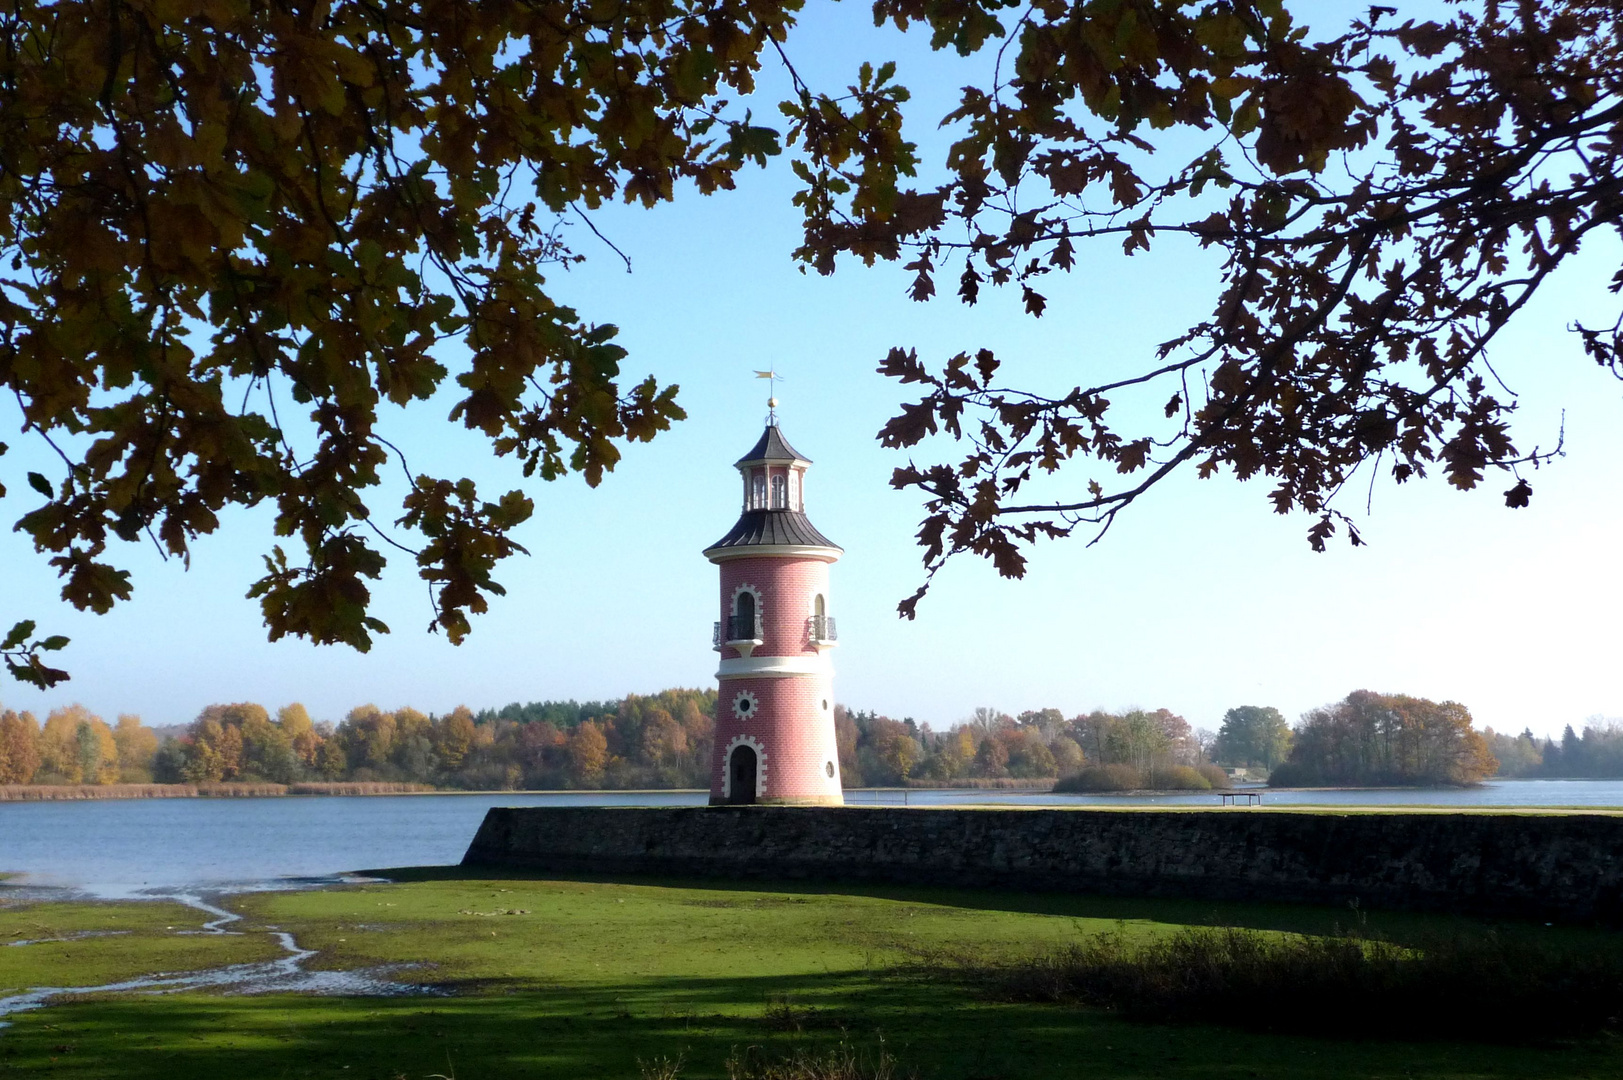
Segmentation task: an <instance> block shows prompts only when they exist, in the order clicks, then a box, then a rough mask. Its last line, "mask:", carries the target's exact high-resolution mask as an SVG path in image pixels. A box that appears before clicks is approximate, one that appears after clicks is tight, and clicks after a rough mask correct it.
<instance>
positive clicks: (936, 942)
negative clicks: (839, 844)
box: [0, 872, 1623, 1080]
mask: <svg viewBox="0 0 1623 1080" xmlns="http://www.w3.org/2000/svg"><path fill="white" fill-rule="evenodd" d="M400 876H401V877H402V878H404V877H408V876H409V877H412V878H414V880H399V881H397V882H396V883H394V884H387V885H366V886H356V887H348V888H335V889H328V890H323V891H318V892H307V893H263V894H257V895H251V896H245V897H241V898H239V899H238V900H237V901H235V905H236V907H237V908H238V909H239V910H241V911H242V912H243V914H244V915H245V919H244V922H243V924H240V925H241V927H242V928H243V929H245V930H246V931H248V934H247V935H246V936H245V937H243V938H238V939H207V938H197V937H188V938H176V937H175V936H174V935H173V934H170V933H168V932H165V931H162V930H161V929H159V928H158V927H157V924H156V922H154V921H152V920H150V919H147V921H146V922H145V924H144V928H143V929H141V930H140V931H139V932H137V933H133V934H131V935H129V936H128V937H121V938H98V939H91V940H90V941H87V942H84V943H82V944H86V945H90V946H102V947H105V946H107V945H108V944H109V943H112V942H117V941H137V940H138V941H146V942H152V943H160V942H161V943H166V947H169V946H172V947H177V948H181V949H190V948H197V949H205V948H208V947H212V946H213V943H215V942H218V941H221V940H235V941H241V942H248V941H254V940H268V935H267V934H265V933H262V932H261V931H262V930H263V928H266V927H268V926H272V925H274V926H277V927H280V928H282V929H286V930H291V931H293V932H294V933H295V934H296V936H297V938H298V940H299V942H300V943H301V944H302V945H304V946H305V947H307V948H318V949H320V950H321V952H320V956H319V957H318V958H317V959H316V961H315V964H314V966H317V967H333V968H350V967H368V966H373V965H377V964H395V963H410V964H415V965H418V966H415V967H411V968H409V969H407V970H403V971H400V972H398V973H397V974H396V976H395V977H396V978H398V979H402V980H410V981H415V982H419V983H424V984H432V985H434V986H437V987H441V988H445V989H449V990H452V991H454V996H448V997H409V998H324V997H299V996H291V995H276V996H250V997H221V996H209V995H204V994H182V995H173V996H164V997H141V996H135V995H129V996H119V997H103V998H99V999H87V1000H78V1001H73V1002H69V1003H65V1004H60V1005H55V1006H52V1007H50V1008H47V1009H43V1010H39V1011H36V1012H32V1013H26V1014H19V1015H17V1016H15V1017H14V1018H13V1021H14V1026H13V1027H12V1028H10V1029H6V1030H4V1031H0V1076H5V1075H8V1074H9V1073H15V1074H16V1075H19V1076H21V1075H25V1074H26V1075H42V1076H48V1077H64V1078H71V1077H85V1078H101V1077H152V1078H154V1080H158V1078H161V1080H190V1078H194V1077H195V1078H204V1077H208V1078H215V1077H233V1078H235V1077H244V1078H248V1077H344V1078H348V1080H361V1078H378V1080H395V1078H397V1077H402V1076H403V1077H410V1078H413V1080H417V1078H425V1077H429V1076H432V1075H436V1074H438V1075H442V1076H446V1077H451V1076H454V1077H456V1078H457V1080H494V1078H519V1077H523V1078H530V1077H619V1078H627V1080H635V1078H637V1077H639V1075H640V1073H641V1069H640V1067H639V1061H645V1062H649V1061H652V1060H653V1059H655V1058H661V1057H663V1058H672V1059H674V1058H677V1057H678V1056H680V1057H681V1058H682V1060H683V1062H684V1067H683V1070H682V1075H683V1076H684V1077H692V1078H696V1080H697V1078H707V1077H708V1078H719V1077H722V1076H725V1075H726V1074H725V1068H724V1063H725V1062H726V1061H727V1059H728V1058H729V1057H730V1056H732V1055H733V1054H734V1053H735V1052H738V1051H743V1050H746V1049H747V1048H750V1047H758V1048H760V1050H759V1052H760V1053H764V1054H766V1055H768V1056H770V1055H785V1056H787V1055H790V1054H793V1053H796V1052H798V1051H807V1052H820V1051H823V1050H826V1049H828V1048H830V1047H833V1046H836V1045H838V1044H839V1043H840V1042H841V1041H842V1040H846V1041H848V1042H849V1044H850V1045H851V1046H853V1047H855V1048H857V1049H858V1050H860V1051H863V1052H865V1053H869V1054H877V1051H878V1048H879V1047H880V1045H881V1040H882V1045H883V1047H884V1049H885V1051H886V1052H888V1053H889V1054H890V1055H892V1056H893V1057H894V1058H895V1060H896V1062H897V1074H898V1075H899V1076H907V1075H909V1074H910V1073H916V1074H917V1075H919V1076H921V1077H925V1078H941V1080H971V1078H980V1080H990V1078H996V1077H1008V1078H1011V1080H1012V1078H1022V1080H1025V1078H1032V1080H1041V1078H1045V1077H1053V1078H1059V1077H1066V1078H1075V1077H1124V1078H1139V1077H1143V1078H1145V1080H1149V1078H1152V1077H1153V1078H1157V1080H1182V1078H1196V1077H1200V1078H1223V1080H1228V1078H1233V1080H1251V1078H1254V1077H1278V1078H1284V1077H1302V1078H1308V1080H1320V1078H1322V1080H1341V1078H1352V1077H1359V1078H1364V1077H1392V1078H1399V1077H1415V1078H1422V1077H1424V1078H1435V1080H1445V1078H1446V1080H1484V1078H1489V1077H1504V1078H1507V1080H1508V1078H1512V1077H1515V1078H1535V1077H1536V1078H1546V1077H1548V1078H1551V1080H1554V1078H1557V1077H1560V1078H1563V1080H1565V1078H1570V1077H1584V1076H1591V1077H1597V1078H1599V1077H1603V1076H1617V1075H1619V1074H1623V1049H1620V1048H1619V1047H1617V1046H1615V1045H1614V1044H1613V1043H1612V1042H1611V1041H1608V1040H1591V1041H1586V1042H1580V1043H1571V1044H1566V1045H1562V1046H1560V1047H1555V1048H1550V1047H1503V1046H1483V1045H1472V1044H1459V1043H1396V1042H1379V1041H1367V1040H1366V1041H1335V1040H1323V1039H1313V1038H1303V1037H1279V1036H1267V1035H1260V1034H1252V1033H1248V1032H1244V1031H1239V1030H1233V1029H1228V1028H1217V1027H1201V1026H1171V1025H1152V1024H1136V1023H1129V1022H1127V1021H1125V1020H1122V1019H1120V1018H1118V1017H1116V1016H1113V1015H1111V1014H1109V1013H1106V1012H1102V1011H1098V1010H1092V1009H1087V1008H1081V1007H1078V1006H1076V1005H1074V1004H1059V1005H1054V1004H1043V1003H1010V1002H1002V1001H997V1000H993V999H992V998H990V997H988V996H987V995H985V994H984V993H983V992H981V991H980V990H978V989H977V988H975V987H973V986H970V985H966V984H964V983H962V982H959V981H956V980H952V979H945V978H940V977H938V976H935V975H931V974H929V970H928V968H925V969H922V973H921V969H920V968H919V967H918V966H917V965H916V961H917V960H918V959H919V958H920V957H921V956H928V955H931V954H933V953H939V952H940V951H942V950H954V951H959V952H963V951H972V952H975V953H977V954H979V955H981V956H984V957H987V958H992V959H997V958H1003V959H1015V958H1018V957H1021V956H1030V955H1034V954H1038V953H1042V952H1044V951H1049V950H1053V949H1055V948H1059V947H1064V946H1065V945H1068V944H1070V943H1074V942H1076V941H1078V940H1081V939H1084V938H1085V937H1087V936H1089V935H1092V934H1094V933H1097V932H1101V931H1111V932H1120V933H1123V934H1126V935H1129V936H1132V937H1136V938H1138V939H1141V940H1145V941H1153V940H1156V939H1158V938H1162V937H1165V936H1167V935H1170V934H1173V933H1176V932H1177V931H1178V930H1179V929H1181V928H1183V927H1186V926H1190V925H1241V926H1249V927H1253V928H1256V929H1259V930H1264V931H1269V932H1274V933H1279V934H1289V933H1315V932H1324V931H1327V930H1329V929H1332V928H1333V927H1335V926H1336V925H1338V924H1344V923H1346V922H1347V921H1348V920H1349V918H1351V913H1349V912H1346V911H1339V912H1338V911H1332V910H1327V909H1315V908H1304V907H1289V906H1282V905H1281V906H1268V905H1214V904H1210V903H1199V902H1186V901H1155V900H1103V899H1089V898H1080V897H1063V896H1033V895H1021V894H1006V893H992V892H978V891H950V890H908V889H851V888H845V889H841V890H838V891H836V890H833V889H818V888H808V887H778V888H771V887H762V886H758V885H753V884H752V885H751V886H750V887H748V888H743V887H737V888H727V887H716V886H714V885H709V886H701V885H695V884H691V883H682V882H661V883H650V882H646V881H639V882H633V881H581V880H565V881H528V880H523V879H521V878H517V877H481V878H477V879H464V878H460V877H458V876H457V875H455V874H454V873H450V872H440V873H418V874H412V875H407V874H404V873H402V874H401V875H400ZM133 906H134V905H131V906H102V907H105V908H106V910H105V911H104V912H103V913H102V914H101V915H97V914H96V913H95V911H93V910H91V911H85V910H81V911H78V912H76V913H74V914H73V915H72V918H73V919H77V920H80V921H81V922H86V923H98V925H106V923H107V920H108V919H110V918H111V917H112V916H113V915H114V914H117V913H118V912H119V911H124V910H128V909H129V907H133ZM141 906H142V907H155V905H141ZM33 910H34V911H35V912H36V914H37V913H38V911H39V909H38V908H36V909H33ZM511 912H522V914H508V913H511ZM18 914H19V912H18V911H17V910H16V909H11V910H6V911H0V919H6V918H13V917H15V916H17V915H18ZM64 918H65V919H66V918H67V917H66V916H65V917H64ZM130 918H131V920H132V924H133V921H134V920H135V916H131V917H130ZM141 918H143V919H145V918H146V916H145V915H143V916H141ZM98 920H99V921H98ZM1372 921H1373V922H1374V923H1376V924H1377V927H1378V929H1380V930H1381V931H1382V932H1383V933H1385V934H1387V935H1388V936H1389V937H1392V938H1393V939H1395V940H1401V939H1403V938H1405V937H1406V936H1412V935H1418V934H1421V933H1435V932H1437V931H1438V929H1439V927H1443V928H1448V929H1458V928H1459V927H1467V926H1474V925H1476V924H1468V923H1465V922H1464V921H1463V920H1438V919H1432V918H1422V917H1378V918H1375V919H1373V920H1372ZM67 924H68V923H67V922H66V921H64V922H62V923H61V925H67ZM5 925H7V924H5V923H4V922H0V926H5ZM133 928H134V927H133V925H132V929H133ZM1521 932H1524V933H1527V934H1533V935H1540V934H1546V935H1550V936H1551V940H1561V941H1565V942H1569V943H1572V944H1576V945H1579V946H1582V945H1583V944H1584V943H1585V942H1586V941H1588V940H1590V939H1591V938H1593V939H1594V940H1596V941H1600V940H1602V939H1604V940H1607V941H1610V937H1609V936H1608V935H1599V934H1591V933H1589V932H1584V931H1560V930H1551V931H1543V930H1542V928H1540V929H1536V930H1535V929H1533V928H1525V929H1524V930H1522V931H1521ZM31 948H32V947H31ZM6 951H8V950H5V949H0V954H3V953H4V952H6ZM15 951H18V952H26V951H28V950H27V949H19V950H15ZM198 955H199V956H201V953H199V954H198ZM4 959H5V958H4V957H3V955H0V963H3V962H4ZM210 962H213V961H210ZM194 966H195V965H194Z"/></svg>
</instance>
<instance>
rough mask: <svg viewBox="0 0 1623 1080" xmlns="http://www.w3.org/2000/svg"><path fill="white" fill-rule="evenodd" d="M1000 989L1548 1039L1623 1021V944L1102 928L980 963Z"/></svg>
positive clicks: (1254, 1015)
mask: <svg viewBox="0 0 1623 1080" xmlns="http://www.w3.org/2000/svg"><path fill="white" fill-rule="evenodd" d="M967 971H968V973H969V974H971V976H972V977H974V978H978V979H981V980H985V985H986V986H988V988H990V989H992V990H993V991H994V992H995V993H997V995H998V996H1000V997H1004V998H1010V997H1012V998H1014V999H1017V1000H1042V1001H1075V1002H1078V1003H1081V1004H1086V1005H1093V1006H1096V1007H1102V1008H1106V1009H1111V1010H1114V1011H1117V1012H1120V1013H1121V1014H1123V1015H1124V1016H1126V1017H1128V1018H1129V1019H1134V1020H1148V1021H1155V1022H1174V1023H1217V1024H1228V1025H1232V1026H1236V1027H1242V1028H1249V1029H1252V1030H1261V1031H1273V1032H1289V1033H1295V1034H1311V1035H1326V1036H1335V1037H1344V1038H1345V1037H1353V1038H1359V1039H1365V1038H1391V1039H1413V1038H1431V1039H1460V1038H1465V1039H1477V1040H1482V1041H1487V1042H1538V1041H1544V1040H1548V1039H1550V1038H1560V1037H1567V1036H1575V1035H1589V1034H1595V1033H1597V1032H1600V1031H1604V1030H1607V1029H1614V1030H1615V1029H1617V1028H1618V1027H1619V1026H1620V1021H1619V1017H1623V952H1620V951H1619V950H1618V949H1616V948H1598V949H1597V948H1594V947H1592V946H1591V947H1586V948H1585V949H1584V950H1583V951H1582V952H1578V951H1574V950H1561V949H1557V948H1554V947H1551V946H1548V945H1544V944H1540V943H1535V942H1533V941H1531V940H1529V939H1528V938H1526V937H1524V936H1505V935H1501V934H1499V933H1496V932H1490V933H1486V934H1481V935H1477V936H1474V937H1466V936H1456V937H1450V938H1437V939H1434V940H1430V941H1424V942H1418V943H1414V944H1412V945H1409V946H1399V945H1395V944H1392V943H1390V942H1385V941H1378V940H1371V939H1369V938H1365V937H1362V936H1360V935H1358V934H1356V933H1340V934H1334V935H1330V936H1327V937H1297V936H1284V935H1279V934H1269V933H1261V932H1258V931H1255V930H1240V929H1233V928H1228V929H1204V928H1203V929H1193V930H1186V931H1184V932H1182V933H1180V934H1177V935H1175V936H1173V937H1171V938H1164V939H1161V940H1159V941H1152V942H1148V943H1144V942H1135V941H1131V940H1129V939H1127V938H1126V937H1124V936H1123V935H1121V934H1101V935H1098V936H1096V937H1093V938H1090V939H1088V940H1086V941H1084V942H1083V943H1081V944H1078V945H1072V946H1070V947H1069V948H1067V949H1065V950H1063V951H1061V952H1058V953H1054V954H1050V955H1048V956H1044V957H1040V958H1037V959H1035V960H1029V961H1025V962H1022V963H1016V964H1011V965H1008V966H1007V967H1004V968H1002V969H997V968H984V967H983V968H970V969H967Z"/></svg>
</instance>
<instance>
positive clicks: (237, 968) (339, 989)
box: [0, 877, 444, 1028]
mask: <svg viewBox="0 0 1623 1080" xmlns="http://www.w3.org/2000/svg"><path fill="white" fill-rule="evenodd" d="M367 880H378V879H370V878H356V877H343V878H301V879H286V880H283V881H280V882H263V883H256V885H257V886H259V887H258V888H255V889H251V890H250V889H241V890H230V891H231V892H237V891H242V892H248V891H272V890H280V889H301V888H303V889H308V888H316V887H319V886H321V885H330V884H338V883H353V882H358V881H367ZM265 886H269V888H266V887H265ZM224 895H227V893H225V892H221V893H210V894H203V893H192V892H185V893H180V892H168V891H159V890H154V891H152V892H149V893H144V894H142V895H140V896H139V897H136V896H131V897H129V899H142V900H171V901H174V902H176V903H180V904H185V905H186V906H187V907H190V908H195V909H197V910H198V911H202V912H204V913H205V914H208V915H212V916H213V918H211V919H210V920H208V921H207V922H205V923H204V924H203V926H202V929H199V930H175V931H173V932H174V933H175V934H176V935H181V934H241V933H243V931H240V930H230V929H227V928H228V927H229V926H230V925H231V924H232V923H235V922H240V921H241V919H242V916H241V915H238V914H237V913H236V912H234V911H227V910H226V909H225V908H223V907H221V906H219V904H217V903H215V902H214V901H213V900H212V899H210V897H211V896H213V897H216V898H218V897H220V896H224ZM60 896H61V891H60V890H59V891H57V897H58V898H60ZM129 932H130V931H128V930H84V931H80V932H78V933H75V934H71V935H67V936H64V937H59V938H40V939H36V940H32V941H12V942H7V943H6V944H7V945H38V944H43V943H45V942H50V941H74V940H78V939H80V938H86V937H105V936H110V935H113V934H127V933H129ZM269 933H270V935H271V936H272V937H274V938H275V939H276V941H277V943H278V944H279V945H281V947H282V951H283V953H284V954H285V955H283V956H279V957H277V958H275V959H274V960H260V961H256V962H254V963H251V964H231V965H228V966H226V967H221V968H208V969H205V970H203V971H188V972H180V973H172V972H156V973H154V974H152V975H144V976H142V977H140V978H136V979H126V980H123V981H121V982H114V983H104V984H102V985H101V986H40V987H33V988H30V989H29V990H27V991H26V992H24V993H21V994H13V995H11V996H10V997H0V1028H5V1027H7V1026H9V1024H8V1023H7V1021H6V1020H5V1019H4V1018H5V1017H7V1016H11V1015H13V1014H15V1013H21V1012H28V1011H29V1010H32V1009H39V1008H43V1007H45V1006H47V1005H49V1004H51V1003H52V1002H53V1001H56V1000H57V999H60V998H67V997H73V996H76V995H81V994H117V993H137V994H174V993H180V992H182V991H186V990H217V991H219V992H221V993H224V994H244V995H246V994H318V995H330V996H355V997H363V996H364V997H402V996H407V995H437V994H441V993H443V992H444V991H442V990H439V989H438V988H436V987H432V986H423V985H420V984H414V983H402V982H395V981H393V980H391V979H390V978H389V976H390V975H392V974H395V973H398V972H400V971H404V970H408V969H410V968H412V967H415V966H416V965H414V964H387V965H383V966H379V967H373V968H361V969H358V970H354V971H311V970H308V969H306V968H305V966H304V965H305V962H306V961H308V960H309V959H310V958H311V957H312V956H315V955H316V950H314V949H306V948H304V947H302V946H301V945H299V943H298V942H297V941H295V940H293V935H292V934H290V933H288V932H287V931H285V930H277V929H275V928H274V927H273V928H271V929H270V930H269Z"/></svg>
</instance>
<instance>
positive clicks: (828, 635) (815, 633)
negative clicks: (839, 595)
mask: <svg viewBox="0 0 1623 1080" xmlns="http://www.w3.org/2000/svg"><path fill="white" fill-rule="evenodd" d="M811 639H812V641H813V642H814V643H815V644H818V645H832V644H834V643H835V642H836V641H839V640H840V635H839V631H837V630H836V629H835V628H834V616H832V615H813V616H812V617H811Z"/></svg>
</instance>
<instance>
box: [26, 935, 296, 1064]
mask: <svg viewBox="0 0 1623 1080" xmlns="http://www.w3.org/2000/svg"><path fill="white" fill-rule="evenodd" d="M211 918H213V916H211V915H205V914H204V913H203V912H201V911H198V910H197V909H196V908H189V907H185V906H184V905H181V904H175V903H128V904H93V903H38V904H8V905H5V906H0V997H4V996H5V995H7V994H12V993H16V992H17V991H18V990H22V989H27V988H29V987H37V986H100V985H104V984H106V983H112V982H119V981H122V980H125V979H132V978H135V977H137V976H141V975H148V974H151V973H153V972H158V971H164V972H180V971H198V970H201V969H203V968H211V967H220V966H223V965H226V964H240V963H246V962H249V961H253V960H269V959H271V958H272V957H275V956H280V955H282V950H281V949H280V948H278V947H277V945H276V942H275V941H274V940H272V939H271V937H270V936H269V935H268V934H264V933H255V934H240V935H239V934H201V933H198V931H200V930H201V929H202V926H203V923H204V922H206V921H208V920H209V919H211ZM82 934H89V935H91V936H84V937H76V935H82ZM52 939H67V940H52ZM16 941H28V942H36V943H37V944H28V945H12V944H8V943H9V942H16ZM3 1053H4V1049H3V1048H0V1054H3Z"/></svg>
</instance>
